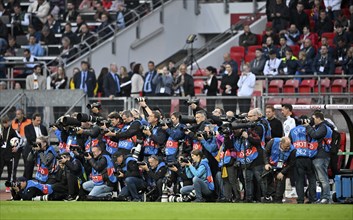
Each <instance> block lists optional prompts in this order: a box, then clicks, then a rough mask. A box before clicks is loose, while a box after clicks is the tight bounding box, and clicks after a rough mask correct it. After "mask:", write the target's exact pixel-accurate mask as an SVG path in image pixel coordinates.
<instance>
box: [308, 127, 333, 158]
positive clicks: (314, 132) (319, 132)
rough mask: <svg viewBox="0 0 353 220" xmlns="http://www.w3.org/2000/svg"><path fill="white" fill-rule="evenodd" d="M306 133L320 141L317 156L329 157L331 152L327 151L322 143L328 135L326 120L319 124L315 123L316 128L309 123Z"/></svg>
mask: <svg viewBox="0 0 353 220" xmlns="http://www.w3.org/2000/svg"><path fill="white" fill-rule="evenodd" d="M306 133H307V134H308V136H309V137H311V138H313V139H316V140H317V141H318V143H319V146H318V148H317V150H318V151H317V155H316V157H315V158H327V157H329V153H327V152H326V151H325V149H324V147H323V145H322V142H323V139H324V137H325V136H326V133H327V128H326V125H325V122H321V123H320V124H318V125H315V129H314V128H313V127H311V126H310V125H308V126H307V127H306Z"/></svg>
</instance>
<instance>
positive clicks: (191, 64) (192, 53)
mask: <svg viewBox="0 0 353 220" xmlns="http://www.w3.org/2000/svg"><path fill="white" fill-rule="evenodd" d="M189 44H190V45H191V55H190V75H191V76H192V71H193V70H194V63H196V66H197V69H198V70H199V71H201V68H200V66H199V64H198V63H197V60H196V59H195V56H194V42H190V43H189Z"/></svg>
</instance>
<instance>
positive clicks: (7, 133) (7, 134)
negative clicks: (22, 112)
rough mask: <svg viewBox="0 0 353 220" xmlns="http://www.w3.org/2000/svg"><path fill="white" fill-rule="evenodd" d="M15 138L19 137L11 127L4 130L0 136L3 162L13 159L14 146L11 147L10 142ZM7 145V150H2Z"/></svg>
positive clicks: (0, 154) (0, 151)
mask: <svg viewBox="0 0 353 220" xmlns="http://www.w3.org/2000/svg"><path fill="white" fill-rule="evenodd" d="M14 137H18V136H17V133H16V131H15V130H14V129H12V127H11V125H10V126H9V127H8V128H3V130H2V133H1V134H0V157H1V159H3V160H6V159H9V160H10V159H11V158H12V151H11V149H12V146H11V145H10V140H11V139H12V138H14ZM5 143H6V148H2V147H1V146H3V145H4V144H5Z"/></svg>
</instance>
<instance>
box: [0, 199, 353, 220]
mask: <svg viewBox="0 0 353 220" xmlns="http://www.w3.org/2000/svg"><path fill="white" fill-rule="evenodd" d="M0 219H1V220H5V219H36V220H38V219H49V220H50V219H53V220H56V219H60V220H63V219H72V220H75V219H96V220H100V219H102V220H104V219H141V220H149V219H150V220H158V219H183V220H184V219H193V220H196V219H197V220H198V219H200V220H207V219H268V220H270V219H271V220H277V219H278V220H286V219H305V220H312V219H314V220H315V219H317V220H323V219H330V220H341V219H345V220H352V219H353V206H352V205H338V204H332V205H319V204H310V205H309V204H305V205H297V204H245V203H244V204H243V203H237V204H234V203H132V202H130V203H128V202H20V201H18V202H14V201H1V202H0Z"/></svg>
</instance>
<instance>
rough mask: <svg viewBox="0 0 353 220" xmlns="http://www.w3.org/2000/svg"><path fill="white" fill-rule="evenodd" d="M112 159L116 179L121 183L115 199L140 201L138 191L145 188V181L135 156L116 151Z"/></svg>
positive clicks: (140, 197)
mask: <svg viewBox="0 0 353 220" xmlns="http://www.w3.org/2000/svg"><path fill="white" fill-rule="evenodd" d="M112 159H113V161H114V166H115V170H116V174H115V175H116V176H117V177H118V181H119V182H120V183H121V184H122V188H121V191H120V192H119V195H118V197H117V198H116V200H117V201H128V200H129V199H130V200H131V201H134V202H141V201H142V196H141V194H139V193H138V192H139V191H141V190H144V189H145V188H146V183H145V181H144V180H143V179H142V175H141V173H140V170H139V166H138V164H137V160H136V158H134V157H132V156H131V155H124V154H122V152H119V151H118V152H116V153H115V154H114V155H113V156H112Z"/></svg>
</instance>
